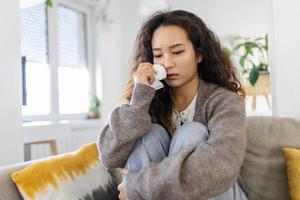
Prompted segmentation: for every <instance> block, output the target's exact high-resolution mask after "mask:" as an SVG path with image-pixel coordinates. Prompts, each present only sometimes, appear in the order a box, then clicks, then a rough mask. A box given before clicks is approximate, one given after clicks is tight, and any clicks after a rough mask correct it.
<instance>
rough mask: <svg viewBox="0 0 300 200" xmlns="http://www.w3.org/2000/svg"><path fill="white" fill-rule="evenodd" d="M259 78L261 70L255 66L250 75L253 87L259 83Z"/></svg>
mask: <svg viewBox="0 0 300 200" xmlns="http://www.w3.org/2000/svg"><path fill="white" fill-rule="evenodd" d="M258 77H259V69H258V67H256V66H254V67H253V68H252V69H251V71H250V75H249V82H250V83H251V85H253V86H255V83H256V82H257V80H258Z"/></svg>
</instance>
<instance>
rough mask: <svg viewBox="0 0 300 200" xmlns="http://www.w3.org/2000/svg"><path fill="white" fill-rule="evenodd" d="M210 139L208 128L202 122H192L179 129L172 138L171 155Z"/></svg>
mask: <svg viewBox="0 0 300 200" xmlns="http://www.w3.org/2000/svg"><path fill="white" fill-rule="evenodd" d="M208 137H209V132H208V129H207V127H206V126H205V125H204V124H202V123H200V122H191V123H187V124H183V125H182V126H181V127H179V128H178V129H177V130H176V131H175V133H174V135H173V138H172V141H171V145H170V150H169V155H172V154H176V153H178V152H180V151H181V150H182V149H184V148H186V147H188V146H193V145H196V144H199V143H201V142H206V141H207V140H208Z"/></svg>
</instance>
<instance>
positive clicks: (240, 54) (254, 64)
mask: <svg viewBox="0 0 300 200" xmlns="http://www.w3.org/2000/svg"><path fill="white" fill-rule="evenodd" d="M230 42H231V47H225V48H223V51H224V52H225V53H226V54H227V55H228V56H230V57H231V58H232V59H233V61H236V62H237V63H239V65H238V66H239V67H240V69H241V72H242V75H244V76H246V77H247V78H248V79H249V82H250V83H251V85H252V86H255V83H256V82H257V80H258V78H259V75H260V74H269V71H268V68H269V64H268V35H265V36H264V37H257V38H252V39H251V38H242V37H239V36H237V37H232V39H231V41H230Z"/></svg>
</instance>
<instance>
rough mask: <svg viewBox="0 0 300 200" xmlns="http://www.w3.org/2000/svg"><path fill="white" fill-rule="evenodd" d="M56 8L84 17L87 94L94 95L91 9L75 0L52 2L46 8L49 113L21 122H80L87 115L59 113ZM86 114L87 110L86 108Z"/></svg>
mask: <svg viewBox="0 0 300 200" xmlns="http://www.w3.org/2000/svg"><path fill="white" fill-rule="evenodd" d="M58 6H64V7H67V8H70V9H74V10H77V11H79V12H82V13H84V14H85V16H86V31H87V32H86V36H87V41H86V42H87V68H88V73H89V87H90V88H89V91H88V92H89V94H90V95H91V96H94V95H95V93H96V92H95V90H96V89H95V84H96V80H95V79H96V77H95V73H94V72H95V62H94V60H95V59H94V58H95V57H94V46H93V38H94V37H93V36H94V34H93V33H94V27H95V26H94V24H95V21H94V17H93V12H92V7H91V6H90V5H89V4H88V3H83V2H81V1H80V2H79V1H76V0H53V6H52V7H50V8H49V7H48V15H47V16H48V18H47V20H48V44H49V63H48V65H49V72H50V88H49V92H50V95H49V96H50V105H49V106H50V112H49V114H47V115H24V116H23V121H43V120H49V121H61V120H80V119H86V117H87V113H79V114H61V113H59V99H58V98H59V96H58V67H59V52H58V51H57V49H58V12H57V11H58ZM87 112H88V108H87Z"/></svg>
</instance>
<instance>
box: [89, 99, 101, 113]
mask: <svg viewBox="0 0 300 200" xmlns="http://www.w3.org/2000/svg"><path fill="white" fill-rule="evenodd" d="M100 106H101V102H100V100H99V98H98V97H97V96H94V97H93V98H92V99H91V101H90V107H89V113H88V118H90V119H97V118H100V112H99V108H100Z"/></svg>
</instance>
